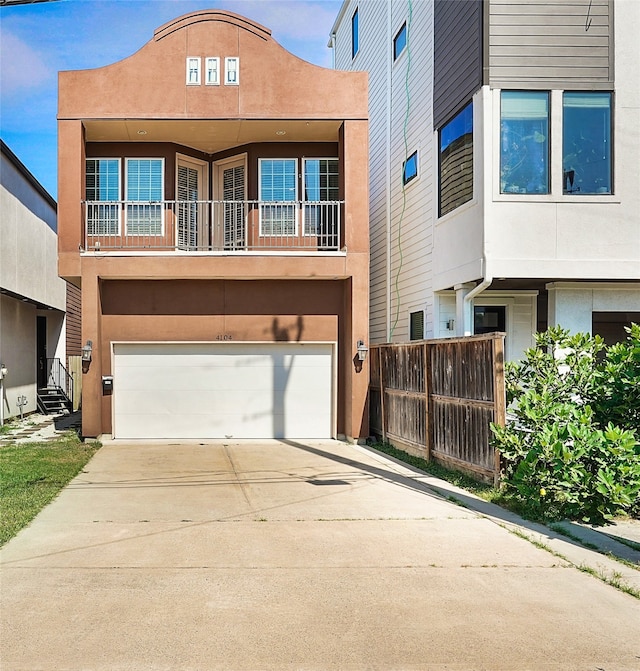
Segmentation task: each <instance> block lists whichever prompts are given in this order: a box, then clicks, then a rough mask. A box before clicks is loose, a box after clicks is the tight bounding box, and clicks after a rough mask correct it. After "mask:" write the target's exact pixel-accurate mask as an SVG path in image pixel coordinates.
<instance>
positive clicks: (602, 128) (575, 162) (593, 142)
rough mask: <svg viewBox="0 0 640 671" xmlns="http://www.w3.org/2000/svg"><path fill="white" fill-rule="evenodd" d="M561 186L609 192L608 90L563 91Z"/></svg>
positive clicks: (573, 190) (574, 190)
mask: <svg viewBox="0 0 640 671" xmlns="http://www.w3.org/2000/svg"><path fill="white" fill-rule="evenodd" d="M562 171H563V172H562V190H563V193H565V194H572V193H580V194H596V193H604V194H606V193H612V188H611V183H612V180H611V93H599V92H598V93H565V94H564V95H563V99H562Z"/></svg>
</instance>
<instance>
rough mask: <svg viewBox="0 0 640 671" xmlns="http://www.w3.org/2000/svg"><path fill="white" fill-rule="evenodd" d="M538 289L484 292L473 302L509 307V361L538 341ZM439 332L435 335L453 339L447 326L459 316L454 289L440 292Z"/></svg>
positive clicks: (507, 354)
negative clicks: (536, 334)
mask: <svg viewBox="0 0 640 671" xmlns="http://www.w3.org/2000/svg"><path fill="white" fill-rule="evenodd" d="M536 296H537V292H536V291H515V292H509V291H485V292H484V293H482V294H480V295H479V296H478V297H477V298H476V300H475V301H474V305H477V306H493V305H504V306H506V308H507V310H506V314H507V337H506V340H505V350H506V351H505V356H506V359H507V360H508V361H513V360H517V359H520V358H522V356H523V354H524V352H525V350H527V349H529V348H530V347H533V346H534V344H535V341H534V338H533V334H534V333H535V332H536V320H537V314H536ZM437 303H438V331H437V332H436V337H440V338H450V337H453V336H455V330H452V331H450V330H448V329H447V322H448V321H449V320H451V319H453V320H455V318H456V296H455V294H454V293H453V292H443V293H442V294H439V295H438V301H437Z"/></svg>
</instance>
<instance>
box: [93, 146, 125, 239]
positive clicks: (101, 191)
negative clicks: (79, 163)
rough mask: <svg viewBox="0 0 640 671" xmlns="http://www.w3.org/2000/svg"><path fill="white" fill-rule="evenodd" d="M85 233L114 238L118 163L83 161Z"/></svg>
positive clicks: (118, 185)
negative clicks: (84, 176) (85, 209)
mask: <svg viewBox="0 0 640 671" xmlns="http://www.w3.org/2000/svg"><path fill="white" fill-rule="evenodd" d="M85 198H86V200H87V233H88V234H89V235H118V233H119V228H120V226H119V221H120V216H119V215H120V203H119V201H120V160H119V159H117V158H88V159H87V160H86V191H85Z"/></svg>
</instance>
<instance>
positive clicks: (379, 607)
mask: <svg viewBox="0 0 640 671" xmlns="http://www.w3.org/2000/svg"><path fill="white" fill-rule="evenodd" d="M446 487H447V485H445V483H441V482H440V481H437V480H435V479H434V478H431V477H429V476H425V475H421V474H419V473H416V472H415V471H413V470H412V469H409V468H408V467H405V466H404V465H401V464H398V463H397V462H394V461H393V460H390V459H387V458H386V457H383V456H381V455H379V454H377V453H375V452H372V451H370V450H368V449H367V448H363V447H358V446H353V445H347V444H345V443H341V442H337V441H323V442H312V441H310V442H304V443H302V442H291V441H289V442H286V441H285V442H281V441H269V442H262V443H255V442H252V443H248V442H247V443H237V442H229V443H226V444H223V443H207V444H149V443H146V444H124V443H120V442H118V441H113V442H110V443H108V444H107V445H105V446H104V447H103V448H102V449H101V450H99V452H98V453H97V454H96V455H95V457H94V458H93V460H92V461H91V462H90V463H89V464H88V466H87V468H86V470H85V471H84V472H83V473H82V474H81V475H80V476H78V477H77V478H76V479H75V480H74V481H73V482H72V483H71V484H70V485H69V486H68V487H67V488H66V489H65V490H64V491H63V492H62V493H61V495H60V496H59V497H58V499H57V500H56V501H54V502H53V503H52V504H51V505H50V506H48V507H47V508H46V509H45V510H44V511H43V512H42V513H41V514H40V515H39V516H38V518H37V519H36V520H35V521H34V522H33V523H32V524H31V525H30V527H29V528H27V529H25V530H23V531H22V532H21V533H20V534H19V535H18V536H17V537H16V538H15V539H13V540H12V541H11V542H10V543H8V544H7V545H6V546H5V548H4V550H3V552H2V572H3V575H2V593H1V597H2V641H1V643H2V652H1V653H0V654H1V655H2V657H1V659H2V664H1V668H2V669H6V670H7V671H20V670H23V669H30V670H35V669H38V670H41V671H49V670H50V671H53V670H56V671H59V670H73V671H76V670H77V671H80V670H83V671H85V670H86V671H93V670H105V671H107V670H108V671H124V670H128V669H131V670H135V671H144V670H148V669H149V670H151V669H153V670H162V671H165V670H166V671H169V670H171V671H189V670H194V671H195V670H198V671H200V670H206V669H225V670H233V669H241V670H249V669H278V670H280V669H300V670H311V669H314V670H324V669H340V670H342V669H346V670H348V669H384V670H391V669H397V670H410V669H425V670H427V669H450V670H456V671H457V670H461V669H474V670H479V669H490V670H492V671H494V670H499V669H512V670H518V671H520V670H524V669H535V670H536V671H537V670H544V669H558V670H560V669H562V670H563V671H567V670H570V669H576V670H578V669H579V670H580V671H586V670H588V669H594V670H595V669H606V671H613V670H616V669H629V670H631V669H633V670H634V671H637V669H638V668H640V601H638V600H637V599H634V598H633V597H631V596H629V595H628V594H624V593H622V592H620V591H619V590H616V589H614V588H613V587H611V586H609V585H606V584H604V583H603V582H601V581H599V580H598V579H596V578H594V577H593V576H591V575H587V574H585V573H583V572H580V571H578V570H577V569H576V568H575V567H574V566H573V565H572V564H571V563H570V562H569V561H567V560H565V559H562V558H560V557H558V556H556V555H554V554H551V553H549V552H547V551H545V550H543V549H539V548H537V547H535V546H534V545H533V544H531V543H530V542H528V541H527V540H525V539H523V538H521V537H519V536H517V535H515V534H513V533H510V531H509V528H513V520H512V519H509V516H508V515H502V513H501V512H499V509H496V508H495V507H491V508H490V509H489V508H485V509H484V513H485V514H480V513H479V512H476V511H474V510H470V509H467V508H464V507H461V506H460V505H456V504H455V503H452V502H451V501H448V500H446V498H444V497H443V496H442V495H441V494H442V493H444V496H446V495H447V494H446V491H447V490H446ZM456 496H457V498H458V499H465V497H464V495H463V494H460V493H457V494H456ZM465 502H467V503H471V504H473V502H472V501H471V499H469V498H467V499H465ZM484 505H485V506H486V504H484ZM478 509H479V510H481V509H482V505H479V507H478ZM505 525H506V526H505ZM585 552H587V551H585ZM620 566H622V565H620Z"/></svg>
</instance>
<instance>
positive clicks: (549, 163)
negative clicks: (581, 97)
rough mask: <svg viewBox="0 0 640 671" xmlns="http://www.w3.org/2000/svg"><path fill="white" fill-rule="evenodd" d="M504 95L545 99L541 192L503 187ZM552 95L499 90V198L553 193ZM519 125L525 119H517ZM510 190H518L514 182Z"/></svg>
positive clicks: (547, 91)
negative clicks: (543, 172)
mask: <svg viewBox="0 0 640 671" xmlns="http://www.w3.org/2000/svg"><path fill="white" fill-rule="evenodd" d="M505 93H506V94H523V95H526V96H527V97H529V98H533V97H534V96H535V97H539V98H542V97H543V96H544V98H545V103H546V137H545V138H544V143H545V145H546V151H545V152H544V170H545V171H546V185H545V186H544V190H543V191H513V190H509V191H507V190H506V188H507V186H506V184H505V185H504V186H503V170H504V169H505V167H504V166H503V157H504V155H505V153H506V152H504V151H503V145H504V136H503V122H504V119H503V113H504V108H503V105H504V101H505ZM551 107H552V95H551V91H550V90H537V89H501V90H500V96H499V113H498V120H499V134H498V143H499V150H498V180H499V181H498V192H499V193H500V195H501V196H525V197H531V196H549V195H550V194H551V193H552V192H553V157H552V146H553V134H554V129H553V124H552V117H553V113H552V109H551ZM517 121H519V122H520V123H523V122H524V121H526V119H519V120H517ZM537 132H538V131H534V136H535V133H537ZM534 143H537V140H536V139H534ZM510 188H511V189H514V188H520V187H517V186H516V184H515V182H514V184H512V185H511V187H510Z"/></svg>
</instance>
